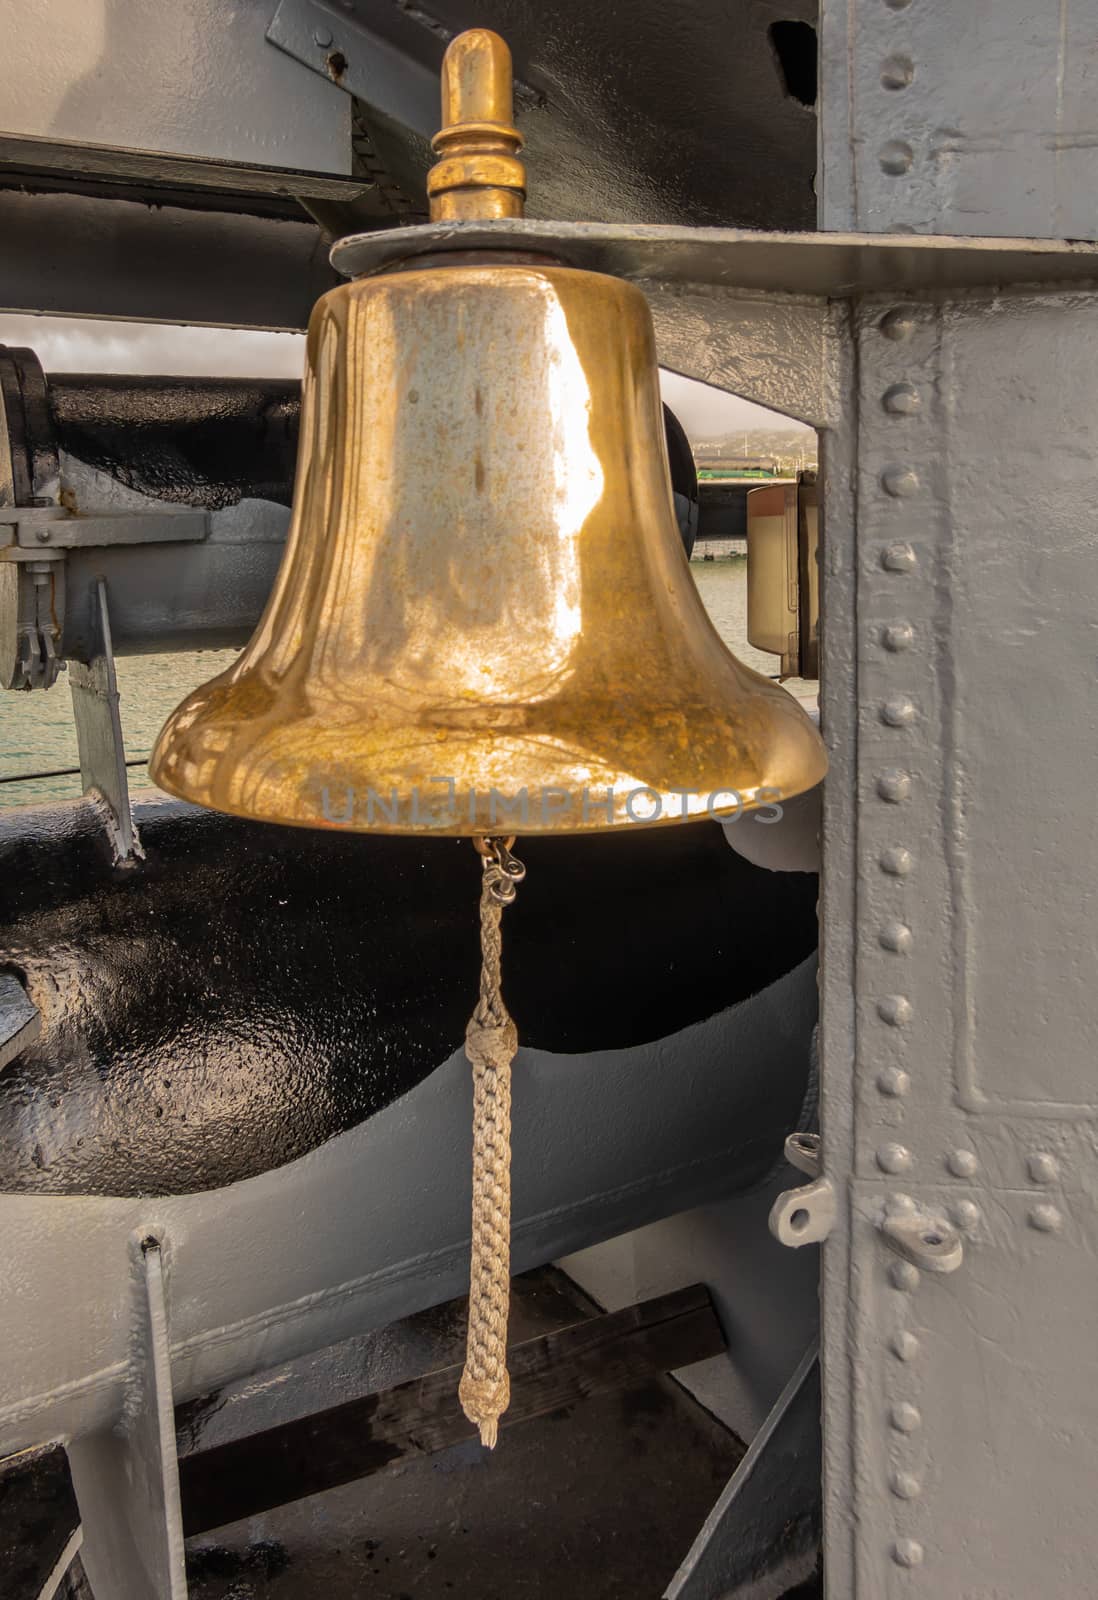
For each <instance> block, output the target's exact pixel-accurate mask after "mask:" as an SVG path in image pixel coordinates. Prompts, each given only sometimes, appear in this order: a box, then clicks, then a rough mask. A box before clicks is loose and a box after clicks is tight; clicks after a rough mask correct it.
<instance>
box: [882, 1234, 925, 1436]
mask: <svg viewBox="0 0 1098 1600" xmlns="http://www.w3.org/2000/svg"><path fill="white" fill-rule="evenodd" d="M903 1264H904V1265H906V1263H903ZM888 1420H889V1422H890V1424H891V1425H892V1427H893V1428H895V1430H896V1432H897V1433H915V1432H917V1430H918V1429H919V1428H921V1427H922V1424H923V1419H922V1417H921V1416H920V1415H919V1412H918V1410H917V1408H916V1407H915V1406H913V1405H912V1404H911V1401H910V1400H897V1402H896V1404H895V1405H894V1406H893V1407H892V1410H891V1411H890V1412H889V1414H888Z"/></svg>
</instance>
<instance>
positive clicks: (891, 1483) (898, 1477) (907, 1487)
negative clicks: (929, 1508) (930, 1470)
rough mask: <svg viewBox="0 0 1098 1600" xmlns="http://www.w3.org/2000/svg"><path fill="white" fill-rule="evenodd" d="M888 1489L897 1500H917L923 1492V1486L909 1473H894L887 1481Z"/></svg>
mask: <svg viewBox="0 0 1098 1600" xmlns="http://www.w3.org/2000/svg"><path fill="white" fill-rule="evenodd" d="M888 1487H889V1488H890V1489H891V1490H892V1493H893V1494H894V1495H895V1496H896V1498H897V1500H917V1499H918V1498H919V1496H920V1494H921V1493H922V1491H923V1486H922V1484H921V1483H920V1482H919V1480H918V1478H916V1477H915V1475H914V1473H911V1472H894V1473H893V1474H892V1476H891V1478H889V1480H888Z"/></svg>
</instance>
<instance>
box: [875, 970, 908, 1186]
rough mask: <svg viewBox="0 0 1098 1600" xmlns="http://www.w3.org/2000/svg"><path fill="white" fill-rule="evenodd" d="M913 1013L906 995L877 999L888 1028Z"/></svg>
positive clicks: (902, 1023) (899, 1025)
mask: <svg viewBox="0 0 1098 1600" xmlns="http://www.w3.org/2000/svg"><path fill="white" fill-rule="evenodd" d="M914 1014H915V1013H914V1011H913V1010H912V1006H911V1001H910V1000H909V999H908V998H907V996H906V995H902V994H886V995H885V996H884V998H883V999H881V1000H878V1001H877V1015H878V1016H879V1017H880V1019H881V1021H882V1022H887V1023H888V1025H889V1027H890V1028H903V1027H906V1026H907V1024H908V1023H909V1022H910V1021H911V1019H912V1017H913V1016H914ZM885 1170H886V1171H888V1170H891V1169H889V1168H886V1169H885Z"/></svg>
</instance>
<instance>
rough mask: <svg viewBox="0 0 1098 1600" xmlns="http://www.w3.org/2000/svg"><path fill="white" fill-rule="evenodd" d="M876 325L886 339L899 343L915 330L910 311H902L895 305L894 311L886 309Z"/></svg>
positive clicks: (909, 336)
mask: <svg viewBox="0 0 1098 1600" xmlns="http://www.w3.org/2000/svg"><path fill="white" fill-rule="evenodd" d="M878 326H879V328H880V330H881V332H882V333H883V334H884V336H885V338H886V339H893V340H895V342H896V343H897V344H901V343H902V342H903V341H904V340H905V339H910V338H911V335H912V334H913V333H914V332H915V318H914V317H913V316H912V315H911V313H910V311H902V310H900V309H899V307H897V308H896V310H894V311H886V312H885V314H884V316H883V317H882V318H881V320H880V322H879V324H878Z"/></svg>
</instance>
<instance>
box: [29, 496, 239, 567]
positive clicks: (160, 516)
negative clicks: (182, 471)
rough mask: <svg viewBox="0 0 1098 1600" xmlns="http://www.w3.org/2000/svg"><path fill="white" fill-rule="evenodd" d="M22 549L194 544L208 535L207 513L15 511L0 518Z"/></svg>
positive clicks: (48, 508)
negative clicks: (102, 513) (7, 525)
mask: <svg viewBox="0 0 1098 1600" xmlns="http://www.w3.org/2000/svg"><path fill="white" fill-rule="evenodd" d="M3 520H4V522H5V523H10V524H11V525H12V527H13V528H14V529H15V538H16V543H17V544H18V545H19V547H20V548H21V549H25V550H35V551H37V552H38V554H39V555H42V554H43V553H46V552H43V550H42V546H43V545H45V546H47V547H48V550H86V549H99V548H101V547H103V546H106V545H113V544H179V543H185V544H193V543H195V542H197V541H199V540H202V539H206V538H208V537H209V533H210V513H209V512H208V511H183V510H171V511H169V510H163V511H119V512H114V513H112V514H111V515H109V516H94V515H93V516H72V515H70V514H69V513H68V512H67V511H66V510H65V509H64V507H63V506H28V507H22V506H20V507H18V508H17V509H14V510H12V511H10V512H8V513H6V514H5V516H4V519H3Z"/></svg>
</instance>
